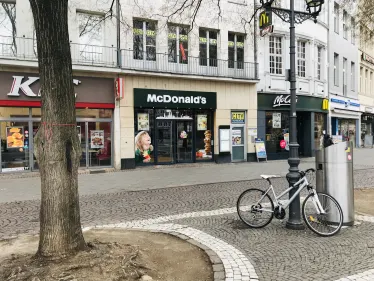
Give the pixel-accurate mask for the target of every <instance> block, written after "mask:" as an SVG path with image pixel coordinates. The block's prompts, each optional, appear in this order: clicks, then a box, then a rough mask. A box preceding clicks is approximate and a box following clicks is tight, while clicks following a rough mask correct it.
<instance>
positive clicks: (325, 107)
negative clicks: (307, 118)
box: [322, 99, 329, 110]
mask: <svg viewBox="0 0 374 281" xmlns="http://www.w3.org/2000/svg"><path fill="white" fill-rule="evenodd" d="M322 109H323V110H329V100H328V99H324V100H323V101H322Z"/></svg>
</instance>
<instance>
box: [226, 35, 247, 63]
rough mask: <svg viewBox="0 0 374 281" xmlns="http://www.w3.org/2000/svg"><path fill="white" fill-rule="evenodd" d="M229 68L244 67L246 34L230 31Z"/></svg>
mask: <svg viewBox="0 0 374 281" xmlns="http://www.w3.org/2000/svg"><path fill="white" fill-rule="evenodd" d="M228 49H229V58H228V59H229V61H228V63H229V68H239V69H243V68H244V35H240V34H235V33H232V32H229V42H228ZM235 63H236V65H235Z"/></svg>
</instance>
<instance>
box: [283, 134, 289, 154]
mask: <svg viewBox="0 0 374 281" xmlns="http://www.w3.org/2000/svg"><path fill="white" fill-rule="evenodd" d="M283 139H284V141H285V142H286V147H285V148H284V149H285V150H287V151H288V150H290V146H289V144H290V134H289V133H286V134H284V135H283Z"/></svg>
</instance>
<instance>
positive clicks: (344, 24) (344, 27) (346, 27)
mask: <svg viewBox="0 0 374 281" xmlns="http://www.w3.org/2000/svg"><path fill="white" fill-rule="evenodd" d="M347 20H348V14H347V11H343V37H344V39H347V38H348V24H347Z"/></svg>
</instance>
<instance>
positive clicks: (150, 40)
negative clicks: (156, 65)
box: [133, 20, 157, 61]
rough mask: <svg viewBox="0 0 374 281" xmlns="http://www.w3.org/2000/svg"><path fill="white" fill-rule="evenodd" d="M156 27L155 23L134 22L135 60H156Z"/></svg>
mask: <svg viewBox="0 0 374 281" xmlns="http://www.w3.org/2000/svg"><path fill="white" fill-rule="evenodd" d="M156 27H157V22H155V21H141V20H134V22H133V35H134V39H133V42H134V59H136V60H143V59H145V60H148V61H155V60H156ZM144 50H145V51H144Z"/></svg>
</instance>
